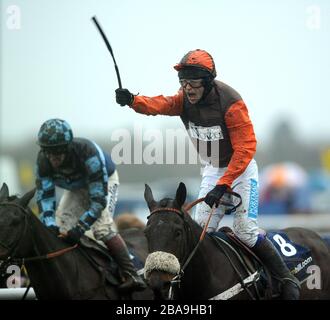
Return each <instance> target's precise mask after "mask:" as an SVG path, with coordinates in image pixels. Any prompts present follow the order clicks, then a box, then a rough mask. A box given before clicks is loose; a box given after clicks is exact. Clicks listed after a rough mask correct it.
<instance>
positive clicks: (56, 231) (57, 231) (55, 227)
mask: <svg viewBox="0 0 330 320" xmlns="http://www.w3.org/2000/svg"><path fill="white" fill-rule="evenodd" d="M47 228H48V230H50V231H51V232H52V233H54V234H55V235H56V236H58V235H59V234H60V228H59V227H58V226H54V225H51V226H48V227H47Z"/></svg>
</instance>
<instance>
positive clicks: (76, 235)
mask: <svg viewBox="0 0 330 320" xmlns="http://www.w3.org/2000/svg"><path fill="white" fill-rule="evenodd" d="M84 233H85V230H84V229H83V228H82V227H81V226H80V225H76V226H75V227H73V228H72V229H70V230H69V231H68V233H67V236H66V237H65V238H64V240H65V241H66V242H67V243H69V244H71V245H75V244H76V243H78V242H79V241H80V238H81V237H82V235H83V234H84Z"/></svg>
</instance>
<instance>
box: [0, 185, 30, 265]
mask: <svg viewBox="0 0 330 320" xmlns="http://www.w3.org/2000/svg"><path fill="white" fill-rule="evenodd" d="M34 193H35V190H32V191H30V192H28V193H26V194H25V195H24V196H23V197H22V198H18V197H16V196H9V190H8V186H7V185H6V184H3V185H2V187H1V190H0V260H1V259H3V258H7V257H8V256H11V255H13V253H14V251H16V252H17V250H18V249H19V247H21V248H22V247H24V245H25V244H24V243H23V241H22V239H23V237H24V233H25V232H26V228H27V218H28V217H27V216H28V215H29V214H32V213H31V211H29V210H30V209H29V208H28V203H29V202H30V200H31V199H32V198H33V196H34Z"/></svg>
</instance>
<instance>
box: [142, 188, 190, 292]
mask: <svg viewBox="0 0 330 320" xmlns="http://www.w3.org/2000/svg"><path fill="white" fill-rule="evenodd" d="M186 195H187V191H186V186H185V185H184V183H180V185H179V187H178V189H177V191H176V196H175V199H169V198H164V199H162V200H160V201H155V199H154V197H153V194H152V191H151V189H150V187H149V186H148V185H146V187H145V193H144V198H145V200H146V202H147V204H148V207H149V210H150V215H149V217H148V223H147V227H146V229H145V234H146V237H147V240H148V247H149V255H148V258H147V260H146V264H145V274H146V278H147V280H148V282H149V285H150V286H151V287H152V288H153V289H154V290H155V291H157V290H158V291H159V292H164V290H167V289H168V285H169V282H170V281H171V280H172V279H173V277H174V276H175V275H177V274H178V273H179V271H180V270H181V267H182V264H183V263H184V262H185V259H186V258H187V254H189V253H190V252H188V248H189V247H190V246H191V244H189V242H191V239H190V237H191V232H190V224H191V223H190V221H191V220H192V219H191V218H190V217H189V215H188V214H186V213H185V212H184V211H183V210H182V205H183V204H184V202H185V200H186ZM165 287H166V289H165Z"/></svg>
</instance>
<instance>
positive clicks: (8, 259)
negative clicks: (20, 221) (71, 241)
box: [0, 202, 78, 270]
mask: <svg viewBox="0 0 330 320" xmlns="http://www.w3.org/2000/svg"><path fill="white" fill-rule="evenodd" d="M6 206H7V207H10V206H11V207H15V208H18V209H20V210H21V211H23V212H24V225H23V231H22V232H21V233H20V235H19V237H18V238H17V240H16V241H15V242H14V244H13V245H11V246H10V247H9V246H8V245H6V244H3V243H1V242H0V246H1V247H3V248H5V249H7V250H9V252H8V253H7V254H6V256H5V257H4V260H3V258H1V259H2V260H3V261H4V263H5V265H7V264H8V263H14V264H19V265H23V266H24V264H25V262H31V261H38V260H46V259H51V258H55V257H58V256H61V255H63V254H65V253H67V252H69V251H71V250H73V249H75V248H77V246H78V245H77V244H76V245H74V246H72V247H68V248H64V249H60V250H57V251H54V252H51V253H47V254H43V255H38V256H33V257H23V258H20V257H15V255H16V253H17V251H18V250H19V248H20V246H21V242H22V240H23V239H24V238H25V236H26V234H27V230H28V228H29V226H30V223H29V219H30V216H31V214H32V213H31V212H30V211H29V210H27V209H26V208H24V207H23V206H21V205H20V204H18V203H15V202H1V203H0V207H6ZM32 235H33V232H32ZM32 241H33V246H34V248H36V243H35V239H34V237H32ZM0 270H1V265H0Z"/></svg>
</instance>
